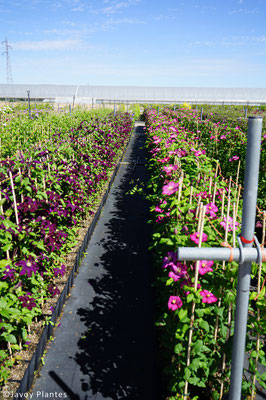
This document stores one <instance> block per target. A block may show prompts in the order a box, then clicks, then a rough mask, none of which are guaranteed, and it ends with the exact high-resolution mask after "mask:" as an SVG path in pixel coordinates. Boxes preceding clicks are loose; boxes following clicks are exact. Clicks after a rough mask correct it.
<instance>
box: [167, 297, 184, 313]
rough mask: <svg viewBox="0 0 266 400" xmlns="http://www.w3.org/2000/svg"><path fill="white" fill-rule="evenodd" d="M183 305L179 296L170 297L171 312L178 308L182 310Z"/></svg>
mask: <svg viewBox="0 0 266 400" xmlns="http://www.w3.org/2000/svg"><path fill="white" fill-rule="evenodd" d="M182 305H183V303H182V300H181V299H180V297H179V296H170V297H169V300H168V308H169V310H172V311H175V310H178V308H181V307H182Z"/></svg>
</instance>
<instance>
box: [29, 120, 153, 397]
mask: <svg viewBox="0 0 266 400" xmlns="http://www.w3.org/2000/svg"><path fill="white" fill-rule="evenodd" d="M138 125H139V126H137V127H136V129H135V133H134V134H133V136H132V138H131V141H130V144H129V148H128V150H127V152H126V155H125V157H124V160H123V162H124V163H122V164H121V166H120V168H119V171H118V174H117V176H116V178H115V181H114V183H113V185H112V188H111V191H110V193H109V196H108V198H107V201H106V204H105V206H104V209H103V211H102V214H101V216H100V219H99V221H98V223H97V225H96V227H95V231H94V233H93V236H92V238H91V240H90V243H89V245H88V248H87V250H86V252H87V255H86V257H85V258H84V260H83V262H82V264H81V266H80V268H79V274H78V276H77V277H76V279H75V282H74V285H75V286H74V287H73V289H72V291H71V297H70V299H69V300H68V302H67V304H66V306H65V310H64V315H63V317H62V319H61V326H60V327H58V328H57V330H56V332H55V339H54V341H53V342H52V343H51V344H50V346H49V349H48V351H47V355H46V358H45V365H44V366H43V367H42V369H41V376H40V378H38V379H37V380H36V382H35V385H34V387H33V389H32V394H33V395H32V400H40V399H42V398H47V397H48V395H47V393H54V396H53V397H51V395H50V396H49V397H50V398H64V399H71V400H85V399H86V400H89V399H95V400H102V399H112V400H116V399H129V400H131V399H132V400H157V399H158V398H159V396H158V395H157V390H158V389H157V387H156V382H157V381H158V379H157V373H156V362H155V355H154V353H155V352H154V347H155V346H154V333H153V327H152V294H151V280H152V271H151V259H150V255H149V254H148V245H149V238H150V229H149V226H148V225H147V223H146V221H147V219H148V206H147V204H146V203H145V201H144V199H143V198H142V197H141V196H140V195H139V194H134V195H127V194H126V193H127V192H128V190H129V189H130V188H131V187H132V183H131V182H130V181H131V180H132V179H134V180H136V179H139V180H140V181H142V182H146V179H147V173H146V170H145V166H144V161H145V149H144V147H143V146H144V141H145V135H144V134H143V126H141V125H140V124H138ZM138 157H139V164H138V165H135V168H134V161H135V160H137V159H138Z"/></svg>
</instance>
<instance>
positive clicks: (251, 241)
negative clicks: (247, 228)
mask: <svg viewBox="0 0 266 400" xmlns="http://www.w3.org/2000/svg"><path fill="white" fill-rule="evenodd" d="M240 239H241V241H242V242H243V243H245V244H249V243H253V242H254V238H253V239H252V240H247V239H245V238H244V236H241V235H240Z"/></svg>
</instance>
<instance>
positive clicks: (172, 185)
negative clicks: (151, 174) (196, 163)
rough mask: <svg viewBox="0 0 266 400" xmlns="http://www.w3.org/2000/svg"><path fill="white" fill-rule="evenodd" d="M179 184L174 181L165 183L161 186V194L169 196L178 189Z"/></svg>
mask: <svg viewBox="0 0 266 400" xmlns="http://www.w3.org/2000/svg"><path fill="white" fill-rule="evenodd" d="M178 188H179V184H178V183H176V182H169V183H168V184H167V185H164V186H163V194H165V195H167V196H171V195H172V194H174V193H175V192H177V191H178Z"/></svg>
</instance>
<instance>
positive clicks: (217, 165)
mask: <svg viewBox="0 0 266 400" xmlns="http://www.w3.org/2000/svg"><path fill="white" fill-rule="evenodd" d="M218 168H219V162H218V161H217V163H216V169H215V175H214V177H215V178H217V176H218Z"/></svg>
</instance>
